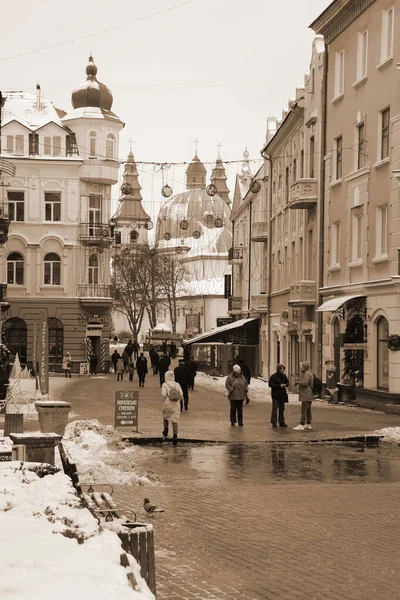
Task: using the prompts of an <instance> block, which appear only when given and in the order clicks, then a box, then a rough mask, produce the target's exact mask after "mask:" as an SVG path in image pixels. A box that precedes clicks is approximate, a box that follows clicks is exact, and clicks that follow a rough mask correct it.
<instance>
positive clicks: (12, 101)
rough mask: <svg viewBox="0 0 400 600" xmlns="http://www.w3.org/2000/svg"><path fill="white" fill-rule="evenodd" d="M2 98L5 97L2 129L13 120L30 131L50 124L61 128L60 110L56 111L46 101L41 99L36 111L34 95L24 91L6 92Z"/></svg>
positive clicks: (36, 102) (52, 105)
mask: <svg viewBox="0 0 400 600" xmlns="http://www.w3.org/2000/svg"><path fill="white" fill-rule="evenodd" d="M3 96H5V97H6V101H5V104H4V116H3V120H2V125H3V127H4V126H5V125H7V123H10V122H11V121H14V120H15V121H18V122H19V123H21V124H22V125H24V126H25V127H27V128H28V129H31V130H32V131H34V130H36V129H39V128H40V127H43V126H44V125H47V124H48V123H51V122H53V123H55V124H56V125H58V126H59V127H63V123H62V121H61V119H60V116H59V112H60V109H57V108H56V107H55V106H54V104H52V103H51V102H49V101H48V100H45V99H43V98H41V99H40V107H39V109H38V98H37V95H36V94H29V93H28V92H24V91H9V92H7V91H6V92H4V93H3Z"/></svg>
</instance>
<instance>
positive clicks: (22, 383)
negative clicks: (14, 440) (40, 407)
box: [10, 375, 75, 419]
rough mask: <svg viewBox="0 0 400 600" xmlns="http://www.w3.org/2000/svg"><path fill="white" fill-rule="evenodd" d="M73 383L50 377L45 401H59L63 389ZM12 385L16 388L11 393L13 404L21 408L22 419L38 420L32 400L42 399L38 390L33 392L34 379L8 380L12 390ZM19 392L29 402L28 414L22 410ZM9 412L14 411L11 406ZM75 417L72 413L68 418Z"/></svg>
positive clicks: (58, 377)
mask: <svg viewBox="0 0 400 600" xmlns="http://www.w3.org/2000/svg"><path fill="white" fill-rule="evenodd" d="M71 381H73V380H72V379H70V378H69V377H68V378H67V377H65V376H64V375H63V376H61V375H54V376H50V378H49V396H48V398H47V397H44V398H45V399H46V400H47V399H50V400H60V399H61V395H62V393H63V391H64V389H65V388H66V387H67V386H68V385H69V384H70V382H71ZM14 384H16V386H15V387H14V391H13V396H14V398H15V403H16V404H17V406H18V407H20V406H21V411H22V412H23V413H24V419H37V418H38V414H37V411H36V408H35V404H34V400H41V399H42V394H41V393H40V390H35V379H34V378H30V379H13V378H10V387H11V388H12V387H13V386H14ZM18 388H19V389H20V390H21V392H22V394H23V396H24V397H25V398H26V399H27V400H29V401H31V400H32V401H31V402H30V406H29V412H27V411H26V410H24V408H25V406H24V402H23V399H21V398H20V396H19V389H18ZM10 410H11V411H13V410H15V409H14V407H13V406H11V408H10ZM73 416H75V415H74V413H73V412H71V413H70V414H69V417H70V418H71V417H73Z"/></svg>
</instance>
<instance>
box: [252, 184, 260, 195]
mask: <svg viewBox="0 0 400 600" xmlns="http://www.w3.org/2000/svg"><path fill="white" fill-rule="evenodd" d="M260 190H261V183H260V182H259V181H252V182H251V184H250V191H251V192H253V194H258V192H259V191H260Z"/></svg>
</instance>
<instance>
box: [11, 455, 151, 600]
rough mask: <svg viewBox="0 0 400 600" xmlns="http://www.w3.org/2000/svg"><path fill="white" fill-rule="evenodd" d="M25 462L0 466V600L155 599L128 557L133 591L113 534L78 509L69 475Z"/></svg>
mask: <svg viewBox="0 0 400 600" xmlns="http://www.w3.org/2000/svg"><path fill="white" fill-rule="evenodd" d="M29 465H30V467H32V463H25V465H22V464H21V463H18V462H9V463H1V465H0V480H1V485H0V488H1V492H0V527H1V538H0V556H1V557H2V559H1V561H2V576H1V580H0V598H4V600H7V599H11V598H12V599H13V600H36V599H38V598H40V599H41V600H53V599H54V598H57V600H70V599H71V598H74V597H79V598H96V600H109V599H110V598H118V600H154V596H153V594H152V593H151V592H150V591H149V589H148V587H147V585H146V583H145V582H144V580H143V579H142V578H141V577H140V571H139V566H138V564H137V563H136V561H135V560H134V559H133V557H130V561H131V568H132V570H133V571H134V573H135V577H136V580H137V581H138V584H139V587H140V589H138V590H137V591H134V590H133V589H132V588H131V587H130V585H129V583H128V579H127V576H126V571H125V570H124V569H123V568H122V567H121V566H120V554H121V542H120V540H119V538H118V536H117V535H116V534H115V533H113V532H112V531H110V530H109V529H104V530H103V529H101V528H99V526H98V524H97V520H96V519H95V518H94V517H93V516H92V514H91V513H90V512H89V511H88V510H87V509H86V508H82V507H81V501H80V499H79V497H77V496H76V495H75V492H74V489H73V487H72V484H71V481H70V479H69V478H68V477H67V476H65V475H64V474H63V473H56V474H55V475H47V476H45V477H43V478H40V477H39V476H38V475H37V474H36V473H35V472H32V471H31V470H29V468H30V467H29Z"/></svg>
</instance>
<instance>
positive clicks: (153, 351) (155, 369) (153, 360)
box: [149, 346, 160, 375]
mask: <svg viewBox="0 0 400 600" xmlns="http://www.w3.org/2000/svg"><path fill="white" fill-rule="evenodd" d="M149 356H150V362H151V366H152V369H153V375H157V374H158V363H159V362H160V357H159V356H158V352H157V350H156V349H155V348H153V346H152V347H151V348H150V350H149Z"/></svg>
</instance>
